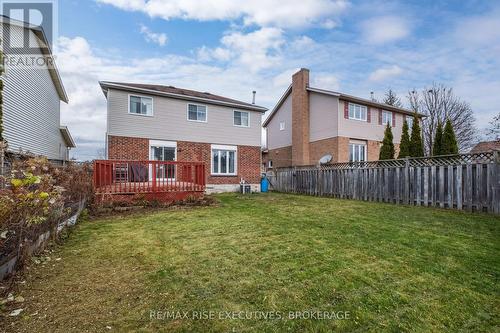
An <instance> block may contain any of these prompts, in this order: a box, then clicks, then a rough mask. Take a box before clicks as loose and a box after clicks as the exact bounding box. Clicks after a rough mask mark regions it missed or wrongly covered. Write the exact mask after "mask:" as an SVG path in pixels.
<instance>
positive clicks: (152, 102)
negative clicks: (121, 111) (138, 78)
mask: <svg viewBox="0 0 500 333" xmlns="http://www.w3.org/2000/svg"><path fill="white" fill-rule="evenodd" d="M130 97H140V98H149V99H151V114H140V113H133V112H130ZM154 109H155V107H154V98H153V97H151V96H146V95H138V94H128V114H131V115H134V116H142V117H152V116H153V115H154Z"/></svg>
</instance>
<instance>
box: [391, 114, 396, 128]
mask: <svg viewBox="0 0 500 333" xmlns="http://www.w3.org/2000/svg"><path fill="white" fill-rule="evenodd" d="M392 127H396V112H393V113H392Z"/></svg>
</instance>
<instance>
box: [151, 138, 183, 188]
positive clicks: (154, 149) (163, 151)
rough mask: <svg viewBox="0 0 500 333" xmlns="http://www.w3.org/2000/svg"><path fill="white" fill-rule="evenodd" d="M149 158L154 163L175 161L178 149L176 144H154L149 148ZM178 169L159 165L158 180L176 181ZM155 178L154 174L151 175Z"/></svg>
mask: <svg viewBox="0 0 500 333" xmlns="http://www.w3.org/2000/svg"><path fill="white" fill-rule="evenodd" d="M149 150H150V152H149V156H150V159H151V160H153V161H175V160H176V157H177V147H176V144H175V142H174V143H170V142H152V143H150V146H149ZM175 173H176V168H175V165H173V164H157V165H156V178H157V179H169V180H175ZM150 175H151V176H150V177H153V173H152V172H151V173H150Z"/></svg>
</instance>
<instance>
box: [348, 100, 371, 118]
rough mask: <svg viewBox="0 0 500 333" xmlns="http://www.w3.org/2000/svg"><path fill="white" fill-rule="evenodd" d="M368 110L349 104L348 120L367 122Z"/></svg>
mask: <svg viewBox="0 0 500 333" xmlns="http://www.w3.org/2000/svg"><path fill="white" fill-rule="evenodd" d="M367 114H368V109H367V107H366V106H364V105H359V104H354V103H349V119H355V120H362V121H366V120H367Z"/></svg>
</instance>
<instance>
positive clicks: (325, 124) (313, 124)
mask: <svg viewBox="0 0 500 333" xmlns="http://www.w3.org/2000/svg"><path fill="white" fill-rule="evenodd" d="M309 110H310V111H309V112H310V113H309V117H310V118H309V141H310V142H314V141H318V140H323V139H328V138H332V137H336V136H338V133H339V131H338V125H339V123H338V114H339V112H338V110H339V99H338V97H335V96H330V95H324V94H318V93H314V92H311V93H309Z"/></svg>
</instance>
